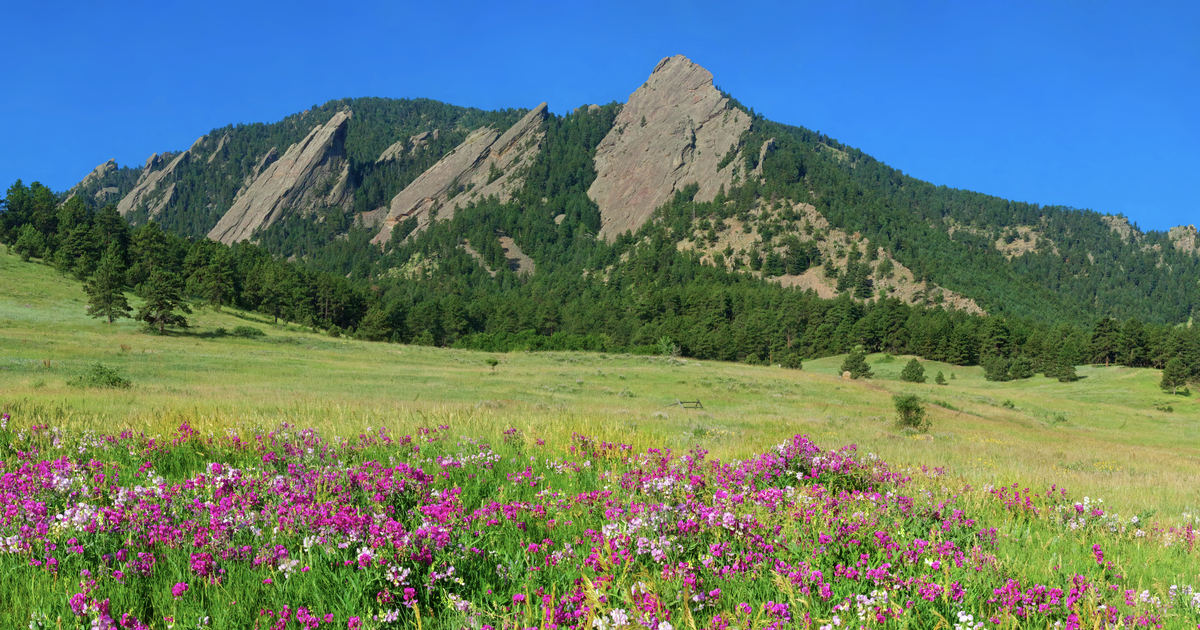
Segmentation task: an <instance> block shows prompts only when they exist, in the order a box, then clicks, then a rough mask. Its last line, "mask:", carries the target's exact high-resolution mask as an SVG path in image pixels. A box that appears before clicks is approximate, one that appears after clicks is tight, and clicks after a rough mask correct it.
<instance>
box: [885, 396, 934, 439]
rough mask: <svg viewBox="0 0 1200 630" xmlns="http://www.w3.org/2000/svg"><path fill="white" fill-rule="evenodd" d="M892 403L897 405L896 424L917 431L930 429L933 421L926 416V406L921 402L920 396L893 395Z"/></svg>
mask: <svg viewBox="0 0 1200 630" xmlns="http://www.w3.org/2000/svg"><path fill="white" fill-rule="evenodd" d="M892 403H893V404H894V405H895V406H896V426H899V427H901V428H909V429H916V430H917V431H928V430H929V427H930V424H931V423H930V421H929V419H928V418H926V417H925V406H924V405H922V404H921V397H920V396H917V395H915V394H904V395H896V396H892Z"/></svg>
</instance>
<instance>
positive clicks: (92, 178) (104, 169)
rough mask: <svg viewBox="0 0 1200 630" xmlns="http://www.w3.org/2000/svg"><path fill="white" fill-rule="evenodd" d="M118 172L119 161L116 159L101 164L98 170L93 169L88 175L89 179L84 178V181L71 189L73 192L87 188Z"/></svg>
mask: <svg viewBox="0 0 1200 630" xmlns="http://www.w3.org/2000/svg"><path fill="white" fill-rule="evenodd" d="M116 170H117V161H116V160H115V159H114V160H109V161H107V162H105V163H103V164H101V165H100V166H97V167H96V168H94V169H92V172H91V173H88V174H87V177H84V178H83V180H82V181H80V182H79V183H78V184H75V185H74V186H72V187H71V192H74V191H76V190H82V189H84V188H87V187H88V186H90V185H92V184H94V183H96V182H98V181H100V180H102V179H104V178H105V177H107V176H108V175H109V174H111V173H113V172H115V171H116Z"/></svg>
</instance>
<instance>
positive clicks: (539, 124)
mask: <svg viewBox="0 0 1200 630" xmlns="http://www.w3.org/2000/svg"><path fill="white" fill-rule="evenodd" d="M545 120H546V104H545V103H542V104H541V105H538V106H537V107H536V108H534V109H533V110H532V111H530V112H529V113H528V114H526V115H525V117H524V118H522V119H521V120H520V121H519V122H517V124H515V125H513V126H512V127H510V128H509V129H508V131H505V132H504V133H503V134H500V133H499V132H497V131H496V130H495V129H492V128H490V127H482V128H480V129H476V130H475V131H473V132H471V134H470V135H469V136H467V139H466V140H463V142H462V144H460V145H458V147H456V148H455V149H454V150H453V151H451V152H450V153H449V154H447V155H446V157H444V158H442V159H441V160H439V161H438V163H437V164H434V165H433V166H431V167H430V168H429V170H427V171H425V172H424V173H421V175H420V177H417V179H415V180H413V182H412V183H411V184H409V185H408V186H406V187H405V188H404V190H401V191H400V192H399V193H398V194H397V195H396V196H395V197H393V198H392V202H391V203H390V204H389V205H388V210H387V216H386V217H385V218H384V220H383V225H382V227H381V228H380V230H379V234H377V235H376V236H375V238H374V239H372V241H371V242H372V243H375V244H383V243H386V242H387V241H388V240H389V239H390V238H391V236H392V228H393V227H394V226H395V225H396V224H397V223H399V222H401V221H404V220H405V219H408V218H410V217H416V219H417V229H418V230H423V229H425V228H426V227H427V226H428V225H429V222H430V221H431V220H432V219H431V212H432V211H434V210H436V211H437V213H436V214H437V217H438V218H442V219H449V218H451V217H453V216H454V205H455V204H456V203H458V202H459V201H460V200H461V202H462V203H467V201H468V200H469V199H475V198H482V197H487V196H489V195H496V197H497V198H499V199H500V201H501V202H505V201H508V199H509V198H511V196H512V192H513V190H515V189H516V188H517V187H518V186H519V185H520V175H519V174H520V171H521V170H522V167H524V166H526V165H527V164H529V163H531V162H532V161H533V159H534V158H535V157H536V156H537V154H538V151H539V150H540V149H541V143H542V139H543V138H544V137H545V135H546V128H545V125H544V124H543V123H544V122H545ZM497 172H498V173H499V175H496V176H495V177H493V175H495V174H496V173H497ZM489 179H490V180H491V181H489ZM460 195H461V196H460Z"/></svg>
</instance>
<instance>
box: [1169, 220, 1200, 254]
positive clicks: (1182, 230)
mask: <svg viewBox="0 0 1200 630" xmlns="http://www.w3.org/2000/svg"><path fill="white" fill-rule="evenodd" d="M1167 237H1168V238H1170V239H1171V243H1172V244H1173V245H1174V246H1175V249H1178V250H1180V251H1184V252H1187V253H1189V254H1198V253H1200V236H1198V235H1197V232H1196V226H1195V225H1179V226H1175V227H1173V228H1171V229H1170V230H1167Z"/></svg>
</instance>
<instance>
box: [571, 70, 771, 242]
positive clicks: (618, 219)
mask: <svg viewBox="0 0 1200 630" xmlns="http://www.w3.org/2000/svg"><path fill="white" fill-rule="evenodd" d="M712 80H713V77H712V74H711V73H710V72H709V71H708V70H705V69H704V68H701V67H700V66H698V65H696V64H695V63H692V62H691V61H690V60H689V59H687V58H686V57H684V56H683V55H677V56H675V57H667V58H665V59H663V60H662V61H660V62H659V63H658V65H657V66H655V68H654V71H653V72H652V73H651V74H650V78H649V79H647V80H646V83H644V84H643V85H642V87H640V88H638V89H637V90H635V91H634V92H633V94H631V95H630V96H629V101H628V102H626V103H625V106H624V107H623V108H622V109H621V113H620V114H619V115H618V116H617V119H616V121H615V122H614V124H613V128H612V130H611V131H609V133H608V135H607V136H605V137H604V140H602V141H601V142H600V145H599V146H598V147H597V148H596V157H595V162H596V180H595V181H594V182H592V185H591V187H590V188H589V189H588V196H590V197H591V198H592V200H593V201H595V202H596V204H597V205H599V206H600V217H601V218H600V236H601V237H602V238H604V239H606V240H609V241H612V240H614V239H615V238H616V237H617V236H618V235H620V234H623V233H624V232H625V231H626V230H631V231H637V229H638V228H640V227H641V226H642V224H643V223H645V222H646V221H647V220H648V219H649V218H650V215H651V214H652V213H653V212H654V210H655V209H656V208H658V207H659V206H661V205H662V204H664V203H666V202H667V201H669V200H670V199H671V197H672V196H673V195H674V194H675V191H677V190H679V189H682V188H683V187H685V186H687V185H688V184H692V183H697V184H699V185H700V191H699V193H697V195H696V200H698V201H711V200H712V199H713V198H714V197H716V195H717V192H718V191H719V190H720V189H721V186H722V185H724V186H725V188H729V185H730V182H731V180H732V179H733V171H734V169H735V168H737V164H738V163H739V160H737V159H734V160H733V161H731V162H730V163H729V164H727V165H725V168H722V169H718V168H717V165H718V164H719V163H720V162H721V159H722V158H723V157H725V155H726V154H727V153H728V152H729V151H730V149H731V148H733V149H736V148H737V147H738V144H739V140H740V138H741V135H742V132H744V131H746V130H747V129H749V128H750V115H749V114H747V113H746V112H743V111H741V110H738V109H736V108H733V107H732V106H731V105H730V103H729V99H727V98H725V97H724V96H722V95H721V92H720V91H719V90H717V88H715V87H713V81H712Z"/></svg>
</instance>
